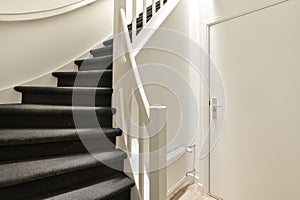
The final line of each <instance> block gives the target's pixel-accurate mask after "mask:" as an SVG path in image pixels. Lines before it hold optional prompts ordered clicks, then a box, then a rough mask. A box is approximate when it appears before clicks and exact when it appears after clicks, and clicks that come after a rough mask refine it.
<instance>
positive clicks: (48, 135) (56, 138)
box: [0, 128, 122, 146]
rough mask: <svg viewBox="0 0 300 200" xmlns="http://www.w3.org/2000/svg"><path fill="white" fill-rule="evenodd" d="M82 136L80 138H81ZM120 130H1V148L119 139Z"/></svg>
mask: <svg viewBox="0 0 300 200" xmlns="http://www.w3.org/2000/svg"><path fill="white" fill-rule="evenodd" d="M79 134H80V137H79ZM121 134H122V131H121V130H120V129H115V128H102V129H0V146H14V145H28V144H40V143H52V142H63V141H74V140H79V139H80V138H82V137H84V138H85V139H89V138H98V137H105V136H106V137H117V136H120V135H121Z"/></svg>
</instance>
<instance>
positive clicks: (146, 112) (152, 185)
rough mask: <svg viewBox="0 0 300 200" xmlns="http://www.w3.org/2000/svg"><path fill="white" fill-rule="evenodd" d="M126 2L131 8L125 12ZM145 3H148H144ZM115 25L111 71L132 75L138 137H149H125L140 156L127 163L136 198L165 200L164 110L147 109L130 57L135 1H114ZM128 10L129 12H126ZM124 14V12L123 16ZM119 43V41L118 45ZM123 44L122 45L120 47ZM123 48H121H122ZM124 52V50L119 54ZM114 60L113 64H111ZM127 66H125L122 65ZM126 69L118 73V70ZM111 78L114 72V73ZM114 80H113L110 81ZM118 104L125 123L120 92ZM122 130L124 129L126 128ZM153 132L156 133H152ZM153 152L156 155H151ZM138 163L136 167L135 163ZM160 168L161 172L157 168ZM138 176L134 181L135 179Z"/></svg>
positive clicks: (146, 98) (133, 59)
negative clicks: (115, 37) (132, 172)
mask: <svg viewBox="0 0 300 200" xmlns="http://www.w3.org/2000/svg"><path fill="white" fill-rule="evenodd" d="M128 1H130V4H131V8H129V9H128V7H127V9H126V5H128ZM148 3H149V2H148ZM159 3H160V5H161V7H162V5H163V0H160V1H159ZM114 7H115V13H114V17H115V22H114V34H115V35H119V34H120V33H122V34H120V35H122V36H121V37H119V36H117V37H118V38H121V41H120V40H119V39H116V40H115V39H114V70H119V71H118V73H119V77H121V75H120V71H122V72H121V73H123V74H125V73H126V72H127V71H132V73H133V77H134V78H133V79H134V80H133V84H134V85H135V87H133V88H137V89H136V90H137V92H135V93H133V94H134V96H135V99H136V102H137V105H138V110H139V113H138V116H139V117H138V118H139V119H138V120H139V122H138V124H139V125H140V126H141V127H142V128H140V129H139V134H140V135H145V133H144V131H145V130H146V132H147V133H146V134H148V135H149V137H148V138H145V137H138V136H137V137H135V136H132V135H130V134H128V135H129V136H128V137H127V140H132V141H133V140H138V149H139V153H140V155H141V156H139V159H135V160H134V162H131V163H130V164H131V165H135V166H131V168H134V169H138V172H136V171H135V172H134V177H135V180H136V185H137V190H138V195H136V196H139V198H140V199H142V200H166V199H167V172H166V166H165V165H166V163H167V151H166V145H167V128H166V127H167V124H166V122H167V108H166V106H162V105H155V106H151V105H150V103H149V100H148V97H147V94H146V92H145V89H144V86H143V83H142V80H141V76H140V74H139V71H138V65H137V63H136V60H135V56H136V53H134V49H133V43H134V41H135V39H136V36H137V23H136V19H137V12H139V11H137V0H115V5H114ZM142 8H143V27H145V26H146V25H147V23H148V22H147V0H143V6H142ZM130 9H131V10H130ZM126 11H127V12H126ZM130 12H132V19H131V22H132V30H131V37H130V31H129V30H128V23H127V22H128V19H127V18H128V15H126V14H128V13H130ZM155 14H156V1H155V0H152V17H155ZM122 40H123V41H122ZM124 43H125V45H124ZM122 44H123V45H122ZM120 45H121V46H122V47H123V48H126V49H125V52H126V53H125V54H126V58H128V59H127V60H128V61H129V63H127V62H126V61H124V60H125V59H120V58H119V56H120V55H119V54H120V52H119V53H118V52H117V51H118V50H119V49H120ZM123 51H124V50H123ZM115 59H116V60H115ZM120 60H121V61H120ZM126 63H127V64H126ZM122 67H124V68H127V69H122V70H120V68H122ZM114 76H115V71H114ZM114 79H117V78H114ZM119 100H120V101H121V104H122V106H121V110H119V112H121V116H122V118H123V119H124V120H121V121H122V123H126V121H128V120H126V118H129V117H131V116H128V115H126V114H125V113H126V111H125V109H126V108H125V107H126V106H128V105H125V97H124V91H123V90H120V98H119ZM122 126H124V127H126V126H127V124H123V125H122ZM153 130H157V131H155V132H156V133H153ZM125 148H126V149H127V150H128V151H129V159H130V150H131V148H132V143H131V142H130V141H129V142H128V144H127V146H126V147H125ZM154 152H159V153H158V154H155V153H154ZM137 162H138V163H137ZM160 166H161V168H160ZM137 176H138V177H137Z"/></svg>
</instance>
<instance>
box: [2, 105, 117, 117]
mask: <svg viewBox="0 0 300 200" xmlns="http://www.w3.org/2000/svg"><path fill="white" fill-rule="evenodd" d="M73 111H76V112H82V113H85V112H87V113H89V112H92V111H96V112H97V113H99V114H103V115H111V114H115V111H116V110H115V109H114V108H111V107H86V106H60V105H32V104H1V105H0V116H1V115H14V114H15V115H26V114H31V115H35V114H51V113H52V114H57V115H58V114H71V115H72V113H73Z"/></svg>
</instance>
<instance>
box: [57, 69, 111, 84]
mask: <svg viewBox="0 0 300 200" xmlns="http://www.w3.org/2000/svg"><path fill="white" fill-rule="evenodd" d="M52 75H53V76H55V77H56V78H58V82H57V86H58V87H73V86H74V84H75V85H76V87H112V70H91V71H81V72H54V73H53V74H52ZM75 81H76V82H75Z"/></svg>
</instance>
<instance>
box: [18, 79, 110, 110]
mask: <svg viewBox="0 0 300 200" xmlns="http://www.w3.org/2000/svg"><path fill="white" fill-rule="evenodd" d="M79 81H80V82H83V81H84V80H79ZM15 90H16V91H18V92H21V93H22V103H23V104H40V105H67V106H93V107H94V106H111V95H112V92H113V90H112V88H88V87H73V88H71V87H35V86H18V87H15Z"/></svg>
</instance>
